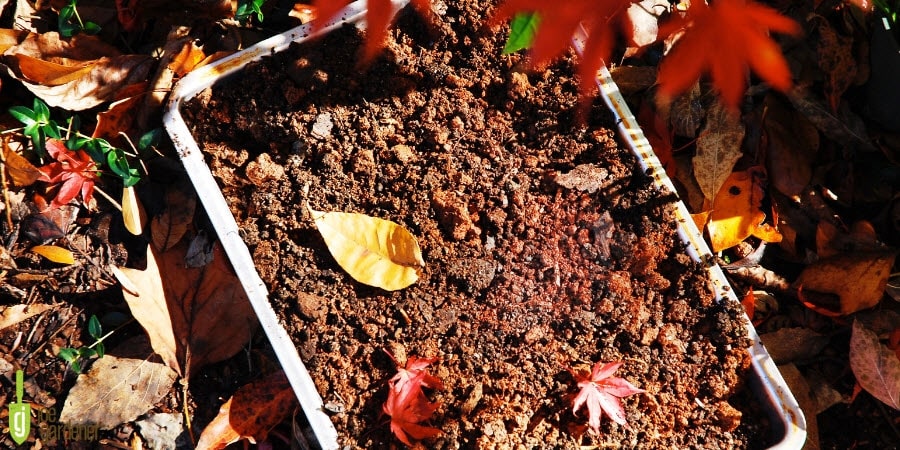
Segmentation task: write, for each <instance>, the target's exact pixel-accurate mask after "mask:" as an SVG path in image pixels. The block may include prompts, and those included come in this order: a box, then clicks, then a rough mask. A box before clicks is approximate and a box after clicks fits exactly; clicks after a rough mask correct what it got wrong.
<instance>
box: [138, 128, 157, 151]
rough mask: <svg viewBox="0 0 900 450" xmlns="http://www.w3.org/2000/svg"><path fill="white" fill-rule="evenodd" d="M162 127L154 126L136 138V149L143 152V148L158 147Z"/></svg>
mask: <svg viewBox="0 0 900 450" xmlns="http://www.w3.org/2000/svg"><path fill="white" fill-rule="evenodd" d="M162 136H163V129H162V128H154V129H152V130H150V131H148V132H146V133H144V134H143V135H142V136H141V138H140V139H139V140H138V145H137V147H138V151H139V152H144V151H145V150H148V149H151V148H153V147H158V146H159V143H160V141H162Z"/></svg>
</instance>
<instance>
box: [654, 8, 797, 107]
mask: <svg viewBox="0 0 900 450" xmlns="http://www.w3.org/2000/svg"><path fill="white" fill-rule="evenodd" d="M681 29H684V35H682V36H681V37H680V38H679V40H678V42H677V43H676V44H675V46H674V47H673V48H672V50H671V51H670V52H669V54H668V55H667V56H666V57H665V58H664V59H663V61H662V63H661V64H660V67H659V78H658V81H659V91H658V94H659V98H660V100H661V102H663V103H667V102H668V101H669V100H671V98H673V97H675V96H677V95H678V94H680V93H682V92H684V91H685V90H687V89H688V88H689V87H690V86H691V85H692V84H694V82H695V81H697V79H699V78H700V76H701V75H702V74H703V73H706V72H709V73H710V75H711V76H712V82H713V84H714V85H715V86H716V88H717V89H718V90H719V92H720V93H721V95H722V100H724V102H725V104H727V105H728V106H729V107H731V108H737V106H738V103H739V102H740V99H741V95H743V93H744V90H745V89H746V86H747V68H748V67H749V68H750V69H753V71H754V72H756V73H757V74H758V75H759V76H760V77H762V79H763V80H765V81H766V82H768V83H769V84H770V85H771V86H772V87H774V88H775V89H778V90H780V91H787V90H788V89H790V87H791V81H792V80H791V71H790V69H789V68H788V65H787V62H785V60H784V57H783V56H782V54H781V48H780V47H779V46H778V44H776V43H775V41H773V40H772V39H771V38H770V37H769V35H768V31H770V30H771V31H776V32H779V33H786V34H797V33H799V32H800V27H799V25H797V23H796V22H794V21H793V20H791V19H789V18H787V17H785V16H782V15H781V14H779V13H778V12H777V11H775V10H774V9H771V8H769V7H766V6H763V5H760V4H758V3H754V2H752V1H750V0H716V1H715V3H713V5H712V6H707V5H706V3H704V2H702V1H697V2H691V6H690V7H689V8H688V10H687V13H686V15H685V17H684V18H676V19H674V20H673V21H671V22H669V23H666V24H664V25H663V26H661V27H660V30H659V36H660V37H664V36H668V35H670V34H672V33H673V32H676V31H678V30H681Z"/></svg>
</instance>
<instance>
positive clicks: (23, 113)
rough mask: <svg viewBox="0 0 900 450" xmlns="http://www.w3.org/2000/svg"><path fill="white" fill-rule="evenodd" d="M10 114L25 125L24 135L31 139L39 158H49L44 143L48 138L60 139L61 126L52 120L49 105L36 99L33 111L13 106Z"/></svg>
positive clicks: (24, 107)
mask: <svg viewBox="0 0 900 450" xmlns="http://www.w3.org/2000/svg"><path fill="white" fill-rule="evenodd" d="M9 113H10V114H11V115H12V116H13V117H15V118H16V120H18V121H19V122H22V123H24V124H25V129H24V130H23V131H22V134H24V135H25V136H27V137H29V138H30V139H31V142H32V143H33V144H34V151H35V152H37V154H38V156H39V157H41V158H44V157H45V156H47V151H46V149H45V146H44V141H46V140H47V138H48V137H50V138H54V139H59V138H60V135H59V125H58V124H57V123H56V122H55V121H53V120H51V119H50V108H48V107H47V104H46V103H44V102H43V101H41V99H39V98H37V97H35V99H34V108H33V109H28V107H26V106H13V107H12V108H10V109H9Z"/></svg>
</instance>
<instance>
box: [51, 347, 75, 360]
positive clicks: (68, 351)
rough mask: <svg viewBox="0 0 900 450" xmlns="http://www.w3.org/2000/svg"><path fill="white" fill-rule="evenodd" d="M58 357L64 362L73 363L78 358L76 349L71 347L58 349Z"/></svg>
mask: <svg viewBox="0 0 900 450" xmlns="http://www.w3.org/2000/svg"><path fill="white" fill-rule="evenodd" d="M56 356H58V357H59V358H60V359H62V360H63V361H65V362H68V363H73V362H75V360H76V359H78V350H75V349H74V348H71V347H65V348H61V349H59V353H57V354H56Z"/></svg>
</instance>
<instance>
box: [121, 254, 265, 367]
mask: <svg viewBox="0 0 900 450" xmlns="http://www.w3.org/2000/svg"><path fill="white" fill-rule="evenodd" d="M186 250H187V245H186V244H181V245H178V246H176V247H174V248H172V249H171V250H169V251H167V252H163V253H160V252H159V251H157V250H156V249H155V248H154V247H152V246H149V248H148V250H147V268H146V269H144V270H138V269H131V268H120V269H121V272H120V273H121V274H124V275H125V276H126V277H127V278H128V280H123V281H124V282H123V283H122V284H123V285H129V286H131V287H130V288H129V289H127V290H125V289H123V294H124V296H125V301H126V302H127V303H128V307H129V308H130V309H131V313H132V315H134V317H135V318H136V319H137V321H138V322H139V323H140V324H141V326H143V327H144V329H145V330H146V331H147V334H148V335H149V336H150V344H151V346H152V347H153V350H155V351H156V352H157V353H158V354H159V355H160V356H161V357H162V358H163V361H165V363H166V364H168V365H169V367H172V368H173V369H175V370H176V371H177V372H178V373H179V375H182V376H190V375H193V374H195V373H196V369H197V368H200V367H202V366H204V365H206V364H210V363H214V362H218V361H222V360H224V359H227V358H229V357H231V356H233V355H234V354H235V353H237V352H238V351H240V350H241V348H242V347H243V346H244V344H245V343H246V342H247V341H249V340H250V337H251V335H252V334H253V330H254V329H255V328H256V326H257V320H256V314H255V313H254V312H253V309H252V307H251V306H250V301H249V300H248V299H247V295H246V293H245V292H244V288H243V287H242V286H241V284H240V282H239V281H238V279H237V277H236V276H235V275H234V273H233V272H232V270H231V267H230V266H229V265H228V260H227V258H226V256H225V253H224V252H223V251H222V249H221V246H219V245H216V246H215V249H214V250H213V252H214V257H213V260H212V262H210V263H209V264H207V265H205V266H203V267H199V268H193V267H186V264H185V254H186ZM130 290H136V291H137V294H138V295H134V293H132V292H129V291H130ZM188 356H190V358H188ZM188 364H190V366H188Z"/></svg>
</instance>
